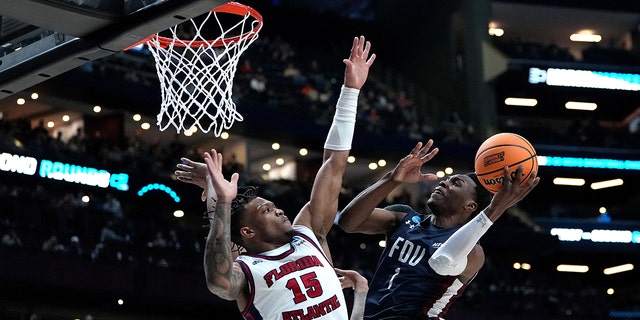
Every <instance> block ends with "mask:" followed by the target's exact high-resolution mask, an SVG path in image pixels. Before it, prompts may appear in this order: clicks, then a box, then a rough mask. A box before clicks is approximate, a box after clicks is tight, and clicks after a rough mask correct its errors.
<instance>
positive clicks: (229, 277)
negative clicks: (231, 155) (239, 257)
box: [204, 150, 247, 300]
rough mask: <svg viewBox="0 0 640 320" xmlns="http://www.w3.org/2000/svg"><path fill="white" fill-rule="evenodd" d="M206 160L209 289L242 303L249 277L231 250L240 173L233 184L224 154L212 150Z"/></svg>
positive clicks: (205, 254) (206, 258)
mask: <svg viewBox="0 0 640 320" xmlns="http://www.w3.org/2000/svg"><path fill="white" fill-rule="evenodd" d="M204 161H205V163H206V167H207V174H208V175H207V177H206V183H207V188H206V192H207V197H206V198H207V214H208V217H209V221H210V226H209V234H208V235H207V240H206V243H205V248H204V270H205V278H206V280H207V288H208V289H209V291H211V293H213V294H215V295H217V296H218V297H220V298H223V299H227V300H238V299H239V298H240V296H241V295H242V294H243V293H245V292H246V288H247V280H246V278H245V275H244V273H243V272H242V270H241V269H240V266H239V265H238V264H237V263H235V262H234V259H233V253H232V250H231V246H232V243H231V231H230V229H231V227H230V223H231V201H232V200H233V199H234V198H235V196H236V194H237V191H238V186H237V182H238V174H237V173H234V174H233V175H232V176H231V180H230V181H227V180H225V179H224V176H223V175H222V155H221V154H219V153H217V152H216V151H215V150H211V154H209V153H206V154H205V157H204ZM216 197H217V200H216ZM241 300H244V299H241Z"/></svg>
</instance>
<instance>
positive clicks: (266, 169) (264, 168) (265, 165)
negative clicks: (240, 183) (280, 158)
mask: <svg viewBox="0 0 640 320" xmlns="http://www.w3.org/2000/svg"><path fill="white" fill-rule="evenodd" d="M262 170H264V171H269V170H271V165H270V164H268V163H265V164H263V165H262Z"/></svg>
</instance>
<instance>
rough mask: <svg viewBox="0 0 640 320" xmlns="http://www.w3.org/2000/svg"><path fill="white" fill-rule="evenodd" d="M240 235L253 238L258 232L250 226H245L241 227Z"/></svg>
mask: <svg viewBox="0 0 640 320" xmlns="http://www.w3.org/2000/svg"><path fill="white" fill-rule="evenodd" d="M240 236H242V237H243V238H248V239H251V238H253V237H255V236H256V233H255V231H253V229H251V228H250V227H247V226H244V227H242V228H240Z"/></svg>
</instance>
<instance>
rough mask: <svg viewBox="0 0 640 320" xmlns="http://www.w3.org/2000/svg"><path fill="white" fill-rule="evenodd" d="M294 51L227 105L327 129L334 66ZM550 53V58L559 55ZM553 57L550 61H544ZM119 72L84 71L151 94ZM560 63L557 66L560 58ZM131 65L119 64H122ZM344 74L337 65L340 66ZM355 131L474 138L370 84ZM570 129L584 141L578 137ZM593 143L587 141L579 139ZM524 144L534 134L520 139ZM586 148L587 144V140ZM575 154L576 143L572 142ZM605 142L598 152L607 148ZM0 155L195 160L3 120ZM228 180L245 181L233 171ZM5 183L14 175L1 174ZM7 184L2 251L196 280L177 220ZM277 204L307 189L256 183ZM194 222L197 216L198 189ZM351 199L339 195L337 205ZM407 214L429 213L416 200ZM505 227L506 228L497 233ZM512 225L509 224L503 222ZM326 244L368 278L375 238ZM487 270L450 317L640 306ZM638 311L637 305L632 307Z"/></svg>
mask: <svg viewBox="0 0 640 320" xmlns="http://www.w3.org/2000/svg"><path fill="white" fill-rule="evenodd" d="M309 51H310V52H308V51H305V49H304V48H297V47H296V48H294V47H293V46H292V45H291V44H290V43H288V42H287V41H285V40H284V39H282V38H279V37H274V38H268V37H261V38H260V39H259V41H258V42H256V43H255V44H254V45H253V46H252V47H251V49H250V50H249V51H248V52H247V54H246V56H245V57H243V59H242V61H241V62H240V65H239V66H238V74H237V75H236V76H237V79H236V80H237V82H236V86H235V87H234V90H235V91H234V98H235V99H236V100H237V102H236V103H238V104H246V105H248V106H254V107H256V108H258V107H259V108H272V109H274V110H277V112H288V113H291V114H294V115H296V116H298V117H300V118H301V119H306V120H308V121H315V122H316V123H318V124H326V125H328V124H329V123H330V121H331V115H332V114H333V109H332V108H333V106H332V104H333V103H335V99H336V98H337V96H338V91H337V90H339V88H336V85H335V84H336V83H339V82H340V79H339V77H340V76H341V75H340V70H341V69H339V68H336V69H335V70H330V69H331V68H328V67H327V66H329V65H330V63H332V62H328V60H327V59H331V61H333V60H335V57H333V56H329V57H327V56H325V55H320V54H315V55H314V54H313V53H312V52H313V51H312V50H309ZM554 52H555V53H554ZM551 53H553V57H560V58H554V59H561V58H562V57H564V58H566V59H569V57H567V56H566V53H563V52H562V51H561V50H557V49H555V50H551ZM551 53H550V54H551ZM131 54H134V55H138V58H136V59H133V60H131V59H129V60H127V61H128V62H127V63H129V64H134V65H127V64H122V59H123V57H122V56H114V57H111V58H108V59H104V60H101V61H96V62H93V63H90V64H87V66H85V67H84V68H83V69H84V70H85V71H87V72H96V73H100V74H103V75H120V76H124V77H125V78H126V79H127V80H129V81H133V82H137V83H141V84H144V85H151V84H153V83H154V81H157V80H154V74H155V70H153V68H154V67H153V64H152V63H149V59H142V58H141V57H142V56H140V55H144V54H143V53H131ZM564 58H563V59H564ZM125 60H126V59H125ZM339 67H341V66H339ZM360 97H361V99H360V104H361V105H360V107H359V108H358V117H359V120H358V122H357V125H358V126H360V128H361V129H363V130H366V131H368V132H370V133H372V134H384V135H402V136H409V137H411V138H414V139H416V140H420V139H424V138H431V137H433V138H439V139H440V141H444V142H450V143H466V142H469V141H470V140H471V139H472V138H471V132H472V131H473V128H470V127H469V125H468V124H467V123H466V122H465V120H464V119H463V118H462V117H461V116H460V114H458V113H457V112H450V113H447V115H446V116H445V117H444V118H443V119H433V118H430V117H429V115H428V114H427V112H428V111H427V110H429V108H428V107H429V106H428V103H429V102H428V99H427V100H424V101H423V102H418V101H417V100H420V99H417V98H416V97H413V96H411V95H410V94H409V92H408V91H406V90H405V89H404V88H393V87H390V86H387V85H385V84H384V83H383V82H382V81H379V80H377V79H373V81H371V84H370V85H368V86H367V87H366V89H365V90H364V92H363V93H362V94H361V95H360ZM573 130H579V126H578V125H576V128H575V129H573ZM584 132H585V135H587V136H588V135H589V131H588V130H584ZM527 136H529V135H527ZM585 139H587V140H589V141H590V143H592V142H593V140H590V139H591V138H588V137H587V138H585ZM576 143H581V142H580V141H577V142H576ZM603 143H604V142H603ZM0 150H2V151H6V152H22V153H26V154H30V155H34V156H40V157H42V156H47V157H51V158H55V159H59V160H61V161H65V160H66V161H68V162H71V163H74V162H75V163H77V162H82V163H83V164H85V165H89V166H90V165H94V166H104V167H109V168H113V169H114V170H125V171H127V172H137V173H139V174H141V175H148V176H150V177H155V176H161V177H163V178H164V179H166V178H167V176H168V175H169V173H170V172H171V171H173V168H174V166H175V162H176V160H177V159H179V158H180V157H181V156H187V157H191V158H196V157H195V156H194V152H195V151H194V150H191V149H190V147H189V146H187V145H185V144H184V143H183V142H181V141H180V138H179V136H178V135H177V136H176V138H175V140H174V141H168V142H167V141H165V142H162V141H156V142H154V143H149V142H147V141H144V140H143V139H141V138H140V137H139V136H133V137H126V139H123V140H122V141H119V142H118V143H113V142H111V141H110V140H108V139H106V137H102V136H100V135H95V136H86V135H85V133H84V132H83V131H82V129H79V130H78V132H77V134H76V136H74V137H72V138H71V139H69V140H67V141H63V140H62V139H61V137H60V136H59V135H54V134H52V133H50V132H49V131H48V130H47V129H46V128H44V124H42V123H41V124H39V125H37V126H34V127H33V128H32V127H31V124H30V123H29V122H27V121H20V120H18V121H6V120H2V121H0ZM228 164H229V166H230V167H229V168H228V169H227V170H229V171H230V172H231V171H236V170H242V164H240V163H237V162H234V161H231V160H230V162H229V163H228ZM3 174H6V175H9V174H10V173H3ZM19 180H20V179H4V178H3V180H2V183H0V208H2V209H1V211H0V236H1V237H2V238H1V246H0V255H1V253H2V251H14V250H17V251H24V252H34V253H35V252H38V253H47V254H52V255H60V256H65V257H68V258H69V259H81V260H84V261H90V262H92V263H106V264H109V263H114V262H116V263H125V264H134V263H135V264H147V265H149V266H153V267H158V268H174V269H177V270H184V271H189V272H201V256H202V248H203V244H204V235H205V233H204V229H202V228H201V226H200V225H198V224H194V223H187V222H185V221H180V220H179V219H174V218H173V217H162V216H159V215H157V214H155V213H156V208H157V207H158V206H160V205H162V203H158V202H154V201H150V202H144V201H143V200H141V199H140V198H136V197H132V196H122V193H115V192H108V191H95V190H93V189H90V188H88V187H87V188H83V187H78V186H74V187H70V188H52V187H51V185H50V184H47V185H45V184H43V183H40V182H38V181H33V180H28V179H25V180H22V181H19ZM250 183H253V184H257V185H259V186H260V188H261V192H262V193H263V194H265V195H267V196H268V197H269V198H272V199H274V202H276V203H278V205H279V206H281V207H282V208H283V209H284V210H285V212H289V213H290V214H294V213H295V212H297V210H298V209H299V208H300V207H301V206H302V205H303V204H304V202H305V199H306V197H307V195H308V191H309V188H310V185H309V183H308V182H305V181H272V182H265V181H251V182H250ZM193 192H194V194H193V198H192V199H185V200H186V201H193V202H194V207H195V209H194V210H195V211H198V210H200V211H203V209H204V208H203V207H201V203H198V202H197V200H196V199H197V196H198V194H197V191H196V190H195V189H194V191H193ZM349 197H350V195H348V194H345V195H343V199H341V202H342V205H344V204H346V201H348V200H349ZM412 204H414V205H415V206H416V208H417V209H418V210H424V208H423V207H422V205H421V204H420V203H419V200H418V199H413V201H412ZM501 223H502V222H501ZM505 223H507V222H505ZM334 229H335V230H332V232H331V233H330V234H329V240H328V242H329V243H330V244H332V250H333V252H332V253H333V254H332V255H333V257H334V260H335V262H336V265H337V266H339V267H341V268H351V269H356V270H359V271H360V272H361V273H362V274H363V275H365V276H367V277H369V278H370V277H371V275H372V273H373V271H374V267H375V264H376V261H377V257H378V256H379V254H380V253H381V251H382V249H381V248H380V246H379V245H378V242H379V241H380V240H382V239H380V238H377V237H372V236H364V235H360V236H359V235H352V234H349V235H346V234H343V233H342V232H341V231H340V230H338V229H337V228H334ZM491 259H492V258H491V256H490V255H489V261H488V263H487V266H486V267H485V269H484V270H483V271H482V272H481V275H480V276H479V277H478V279H477V280H476V281H474V282H472V283H471V285H470V286H469V287H468V288H467V290H466V292H465V293H464V295H463V296H462V297H461V298H460V299H461V300H462V302H461V303H458V304H457V305H456V307H455V308H456V310H452V314H453V315H454V316H455V314H456V313H457V314H460V315H463V314H467V313H473V314H474V319H493V320H495V319H525V317H526V319H563V318H566V317H569V318H571V319H603V318H606V317H607V315H608V312H609V311H610V310H612V309H613V308H621V309H625V308H626V309H627V310H628V309H633V308H638V305H635V306H633V305H622V306H620V305H616V303H615V302H614V301H611V299H610V298H608V297H606V296H605V295H604V293H603V292H599V291H597V290H595V289H594V288H593V287H592V286H590V284H589V283H584V280H580V278H571V279H566V278H565V279H560V278H556V277H555V276H553V275H551V274H549V273H546V272H542V271H535V270H534V271H531V272H529V273H527V274H525V273H524V272H520V271H514V270H513V269H512V268H511V266H510V264H508V263H502V261H498V260H496V261H492V260H491ZM635 301H638V299H636V300H635Z"/></svg>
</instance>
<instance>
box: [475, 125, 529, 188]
mask: <svg viewBox="0 0 640 320" xmlns="http://www.w3.org/2000/svg"><path fill="white" fill-rule="evenodd" d="M521 165H522V166H524V171H523V175H522V182H521V183H520V184H521V185H523V184H524V183H526V181H527V180H528V179H529V176H530V175H531V172H532V171H538V158H537V155H536V150H535V149H534V148H533V146H532V145H531V143H529V141H528V140H527V139H525V138H524V137H522V136H520V135H517V134H515V133H509V132H503V133H498V134H495V135H493V136H491V137H489V138H488V139H487V140H485V141H484V142H483V143H482V144H481V145H480V147H479V148H478V152H476V158H475V162H474V169H475V171H476V175H478V180H479V181H480V184H482V185H483V186H484V187H485V188H486V189H487V190H489V191H490V192H492V193H496V192H497V191H498V190H500V189H501V188H502V180H503V176H504V173H503V172H504V167H506V166H508V167H509V174H510V175H511V176H512V177H513V176H514V175H515V172H516V169H518V167H519V166H521Z"/></svg>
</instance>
